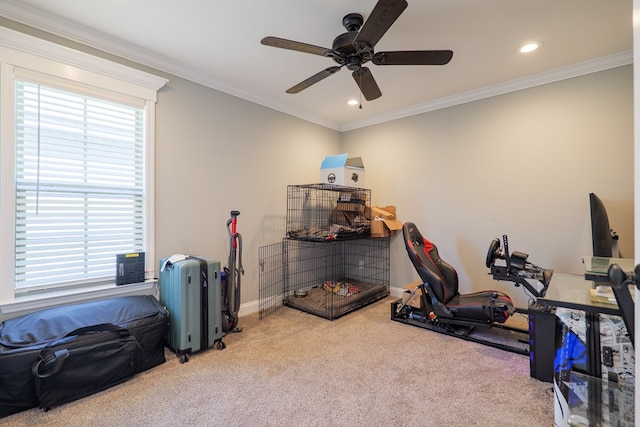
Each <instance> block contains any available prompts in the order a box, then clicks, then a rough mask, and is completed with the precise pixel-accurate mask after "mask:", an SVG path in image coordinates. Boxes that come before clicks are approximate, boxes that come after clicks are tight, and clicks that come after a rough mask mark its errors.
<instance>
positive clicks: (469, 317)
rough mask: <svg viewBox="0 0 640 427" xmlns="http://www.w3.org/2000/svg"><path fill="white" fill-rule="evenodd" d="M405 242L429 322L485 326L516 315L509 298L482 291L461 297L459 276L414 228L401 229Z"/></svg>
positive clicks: (410, 226)
mask: <svg viewBox="0 0 640 427" xmlns="http://www.w3.org/2000/svg"><path fill="white" fill-rule="evenodd" d="M402 232H403V234H404V242H405V246H406V248H407V252H408V253H409V258H410V259H411V262H412V263H413V266H414V267H415V268H416V270H417V271H418V275H419V276H420V279H421V280H422V281H423V282H424V288H425V291H426V293H425V291H423V299H424V303H425V307H427V309H428V310H429V309H430V310H431V312H430V313H428V315H429V320H431V321H438V322H441V323H451V324H467V325H486V326H489V325H491V324H492V323H494V322H495V323H504V322H505V321H506V320H507V318H508V317H509V316H510V315H511V314H512V313H513V312H514V311H515V310H514V307H513V302H512V301H511V298H509V296H508V295H506V294H505V293H503V292H499V291H491V290H490V291H483V292H475V293H471V294H464V295H461V294H460V293H459V292H458V273H457V272H456V270H455V269H454V268H453V267H452V266H451V265H449V264H448V263H446V262H445V261H444V260H442V259H441V258H440V255H438V248H437V247H436V245H434V244H433V243H431V242H430V241H429V240H427V239H426V238H424V237H423V236H422V234H420V231H418V228H417V227H416V226H415V224H413V223H411V222H407V223H405V224H404V225H403V227H402Z"/></svg>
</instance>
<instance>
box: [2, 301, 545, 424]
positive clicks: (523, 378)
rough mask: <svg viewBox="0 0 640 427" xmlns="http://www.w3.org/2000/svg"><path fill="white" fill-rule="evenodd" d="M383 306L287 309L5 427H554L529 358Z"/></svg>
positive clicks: (7, 420) (253, 317)
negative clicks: (343, 311)
mask: <svg viewBox="0 0 640 427" xmlns="http://www.w3.org/2000/svg"><path fill="white" fill-rule="evenodd" d="M392 300H393V298H391V297H390V298H387V299H385V300H381V301H378V302H376V303H374V304H372V305H370V306H367V307H364V308H362V309H360V310H358V311H355V312H353V313H350V314H348V315H346V316H344V317H341V318H339V319H337V320H334V321H329V320H326V319H323V318H320V317H316V316H313V315H310V314H306V313H303V312H300V311H298V310H295V309H292V308H288V307H283V308H281V309H279V310H278V311H276V312H275V313H273V314H271V315H270V316H268V317H266V318H265V319H263V320H258V316H257V314H254V315H251V316H246V317H243V318H241V320H240V326H241V327H242V328H243V332H241V333H239V334H232V335H230V336H227V337H225V338H224V342H225V344H226V346H227V348H226V349H225V350H222V351H218V350H214V349H211V350H208V351H206V352H202V353H199V354H194V355H192V357H191V359H190V361H189V362H188V363H185V364H180V363H179V362H178V360H177V359H176V357H175V355H173V354H171V353H167V357H168V359H167V362H166V363H165V364H163V365H160V366H159V367H156V368H154V369H151V370H149V371H147V372H144V373H141V374H138V375H137V376H136V377H134V378H132V379H131V380H129V381H127V382H126V383H124V384H121V385H118V386H116V387H113V388H111V389H109V390H106V391H104V392H101V393H98V394H96V395H93V396H90V397H87V398H85V399H81V400H79V401H76V402H72V403H68V404H66V405H63V406H60V407H56V408H52V409H51V410H50V411H49V412H44V411H42V410H40V409H31V410H29V411H25V412H22V413H19V414H15V415H12V416H10V417H6V418H4V419H0V424H2V425H6V426H41V425H47V426H49V425H60V426H132V425H135V426H137V425H140V426H146V425H148V426H169V425H171V426H187V425H191V426H217V425H220V426H222V425H224V426H497V425H506V426H523V427H525V426H526V427H531V426H552V425H553V397H552V392H551V384H548V383H544V382H540V381H538V380H535V379H533V378H531V377H530V376H529V365H528V358H527V357H526V356H522V355H517V354H513V353H508V352H505V351H502V350H498V349H494V348H491V347H487V346H483V345H479V344H475V343H471V342H468V341H464V340H462V339H459V338H454V337H450V336H446V335H443V334H439V333H436V332H432V331H427V330H424V329H421V328H417V327H414V326H409V325H404V324H401V323H398V322H393V321H391V320H390V302H391V301H392Z"/></svg>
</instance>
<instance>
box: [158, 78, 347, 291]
mask: <svg viewBox="0 0 640 427" xmlns="http://www.w3.org/2000/svg"><path fill="white" fill-rule="evenodd" d="M156 128H157V129H156V133H157V134H156V165H155V169H156V236H155V239H156V256H157V258H158V259H159V258H161V257H165V256H169V255H172V254H174V253H184V254H200V255H205V256H210V257H213V258H214V259H219V260H220V262H221V263H222V265H223V266H224V265H226V264H227V257H228V254H229V237H228V234H227V227H226V223H227V220H228V219H229V214H230V211H231V210H239V211H240V212H241V213H240V216H239V218H238V232H239V233H240V234H241V235H242V243H243V264H244V268H245V271H246V273H245V275H244V277H243V278H242V295H241V301H242V302H243V303H251V302H255V301H257V300H258V247H260V246H262V245H266V244H270V243H276V242H279V241H280V240H281V239H282V238H283V237H284V235H285V215H286V207H287V201H286V196H287V185H288V184H299V183H303V184H304V183H310V182H317V181H318V177H319V173H320V163H321V162H322V159H323V158H324V157H325V156H326V155H328V154H336V153H338V152H340V134H339V133H338V132H336V131H333V130H329V129H327V128H324V127H321V126H318V125H314V124H311V123H309V122H306V121H303V120H300V119H296V118H293V117H291V116H288V115H286V114H282V113H279V112H277V111H274V110H271V109H269V108H265V107H261V106H259V105H256V104H254V103H251V102H247V101H243V100H241V99H239V98H236V97H233V96H230V95H227V94H224V93H221V92H218V91H215V90H212V89H208V88H204V87H202V86H199V85H196V84H193V83H190V82H187V81H185V80H182V79H178V78H175V77H171V78H170V81H169V83H168V84H167V86H166V87H165V88H163V89H162V90H161V91H160V93H159V96H158V105H157V114H156Z"/></svg>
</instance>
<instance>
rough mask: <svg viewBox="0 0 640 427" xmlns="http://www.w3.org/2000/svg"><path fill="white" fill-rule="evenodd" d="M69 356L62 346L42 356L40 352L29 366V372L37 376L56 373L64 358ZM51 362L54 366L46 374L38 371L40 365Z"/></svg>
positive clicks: (48, 375) (47, 364) (60, 367)
mask: <svg viewBox="0 0 640 427" xmlns="http://www.w3.org/2000/svg"><path fill="white" fill-rule="evenodd" d="M67 357H69V350H67V349H66V348H63V349H61V350H58V351H54V352H53V353H51V354H50V355H49V356H47V357H43V356H42V354H40V356H38V360H37V361H36V363H34V364H33V366H32V367H31V372H32V373H33V375H35V376H36V377H38V378H47V377H50V376H51V375H53V374H57V373H58V372H60V370H61V369H62V366H63V365H64V362H65V360H66V359H67ZM51 363H54V366H53V368H52V369H51V370H49V372H48V373H46V374H41V373H40V367H45V366H47V367H48V366H49V365H50V364H51Z"/></svg>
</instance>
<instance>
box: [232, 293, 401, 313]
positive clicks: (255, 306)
mask: <svg viewBox="0 0 640 427" xmlns="http://www.w3.org/2000/svg"><path fill="white" fill-rule="evenodd" d="M403 290H404V289H403V288H398V287H395V286H391V287H390V288H389V295H390V296H392V297H396V298H400V297H401V296H402V291H403ZM259 309H260V301H259V300H255V301H251V302H247V303H244V304H240V311H239V312H238V315H239V316H247V315H249V314H253V313H257V312H258V310H259Z"/></svg>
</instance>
